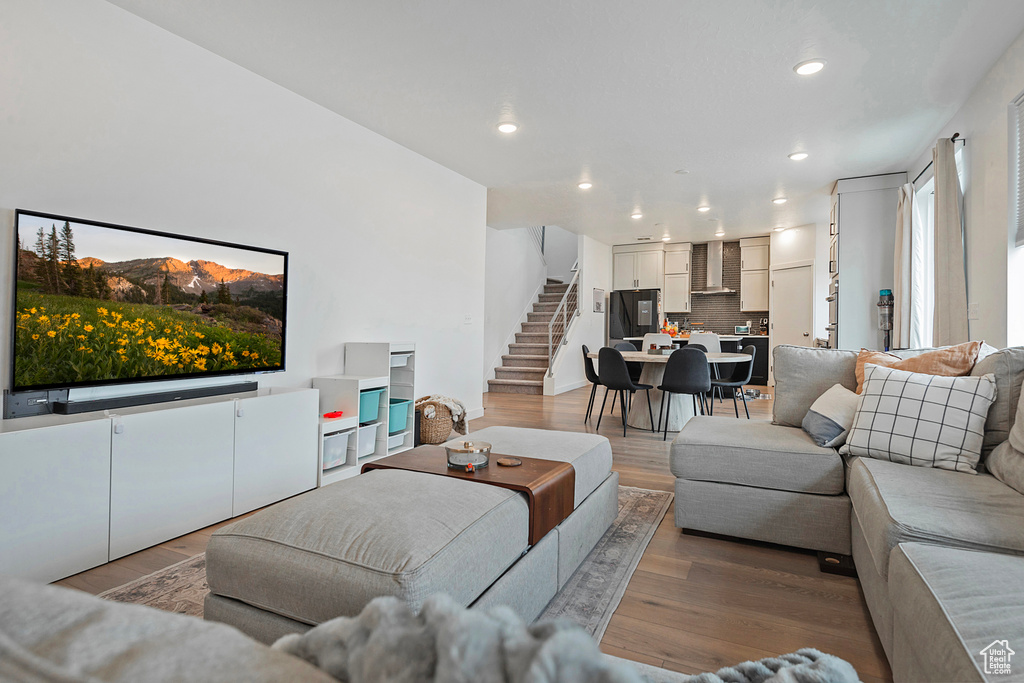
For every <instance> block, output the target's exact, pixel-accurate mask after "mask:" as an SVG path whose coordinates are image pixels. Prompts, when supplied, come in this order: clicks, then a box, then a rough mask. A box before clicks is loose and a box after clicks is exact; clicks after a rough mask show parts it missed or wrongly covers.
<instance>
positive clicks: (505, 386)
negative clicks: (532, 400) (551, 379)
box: [487, 379, 544, 396]
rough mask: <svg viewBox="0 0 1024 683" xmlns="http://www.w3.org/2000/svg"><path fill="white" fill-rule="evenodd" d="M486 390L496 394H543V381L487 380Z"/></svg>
mask: <svg viewBox="0 0 1024 683" xmlns="http://www.w3.org/2000/svg"><path fill="white" fill-rule="evenodd" d="M487 388H488V389H489V390H490V391H493V392H494V393H496V394H533V395H535V396H540V395H542V394H543V393H544V380H542V379H538V380H532V379H489V380H487Z"/></svg>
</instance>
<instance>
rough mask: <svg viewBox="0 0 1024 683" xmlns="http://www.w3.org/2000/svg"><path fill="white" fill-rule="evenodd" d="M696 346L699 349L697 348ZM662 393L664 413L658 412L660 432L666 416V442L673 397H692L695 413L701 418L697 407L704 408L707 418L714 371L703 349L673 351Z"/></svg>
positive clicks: (685, 347)
mask: <svg viewBox="0 0 1024 683" xmlns="http://www.w3.org/2000/svg"><path fill="white" fill-rule="evenodd" d="M695 346H699V345H697V344H695ZM658 389H659V390H660V391H661V392H662V397H661V404H662V406H664V411H658V429H659V430H660V429H661V413H662V412H664V413H665V433H664V435H663V436H662V437H661V440H662V441H665V440H667V439H668V422H669V417H670V416H671V415H672V395H673V394H690V397H691V399H692V400H693V413H694V415H696V414H697V404H698V403H699V404H700V414H701V415H706V414H707V412H708V411H707V403H706V398H707V396H706V394H707V392H709V391H711V368H710V366H709V365H708V357H707V355H706V354H705V353H704V352H702V351H700V349H694V348H690V347H689V346H684V347H683V348H681V349H679V350H677V351H673V352H672V355H671V356H669V357H668V363H666V364H665V376H664V377H663V378H662V381H661V385H660V386H659V387H658Z"/></svg>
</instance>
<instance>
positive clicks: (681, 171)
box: [676, 168, 689, 175]
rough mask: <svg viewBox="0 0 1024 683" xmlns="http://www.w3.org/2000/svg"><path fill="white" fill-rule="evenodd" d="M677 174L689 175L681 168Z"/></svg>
mask: <svg viewBox="0 0 1024 683" xmlns="http://www.w3.org/2000/svg"><path fill="white" fill-rule="evenodd" d="M676 173H677V174H678V175H686V174H687V173H689V171H687V170H686V169H685V168H681V169H679V170H678V171H676Z"/></svg>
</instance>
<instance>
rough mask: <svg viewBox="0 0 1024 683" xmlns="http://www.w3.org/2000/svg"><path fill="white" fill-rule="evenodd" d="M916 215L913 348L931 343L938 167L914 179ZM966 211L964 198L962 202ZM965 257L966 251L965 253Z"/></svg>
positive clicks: (960, 166) (960, 158) (960, 162)
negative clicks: (936, 172)
mask: <svg viewBox="0 0 1024 683" xmlns="http://www.w3.org/2000/svg"><path fill="white" fill-rule="evenodd" d="M954 159H955V160H956V175H957V178H958V179H959V180H960V190H961V192H963V190H964V188H965V184H964V181H965V180H966V176H965V173H964V147H963V144H962V143H961V144H959V145H958V148H957V150H956V152H955V154H954ZM914 185H915V189H914V217H913V225H912V228H911V237H910V302H911V304H910V348H912V349H924V348H928V347H929V346H931V345H932V321H933V320H934V319H935V171H934V170H933V169H932V168H931V166H929V167H928V168H927V169H925V171H924V172H923V173H922V174H921V175H920V176H918V179H917V180H916V181H915V182H914ZM960 211H961V215H962V214H963V198H962V197H961V205H960ZM965 258H966V254H965Z"/></svg>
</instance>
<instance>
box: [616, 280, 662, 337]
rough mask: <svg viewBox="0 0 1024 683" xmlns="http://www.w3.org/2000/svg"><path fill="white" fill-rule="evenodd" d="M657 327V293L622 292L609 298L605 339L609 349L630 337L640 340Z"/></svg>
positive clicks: (657, 328)
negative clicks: (606, 338) (610, 346)
mask: <svg viewBox="0 0 1024 683" xmlns="http://www.w3.org/2000/svg"><path fill="white" fill-rule="evenodd" d="M660 325H661V290H660V289H623V290H617V291H614V292H612V293H611V295H609V297H608V339H609V343H610V344H611V345H613V346H614V345H615V343H616V342H619V341H622V340H623V339H628V338H630V337H643V336H644V335H645V334H647V333H648V332H658V331H659V330H660ZM637 348H639V347H637Z"/></svg>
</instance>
